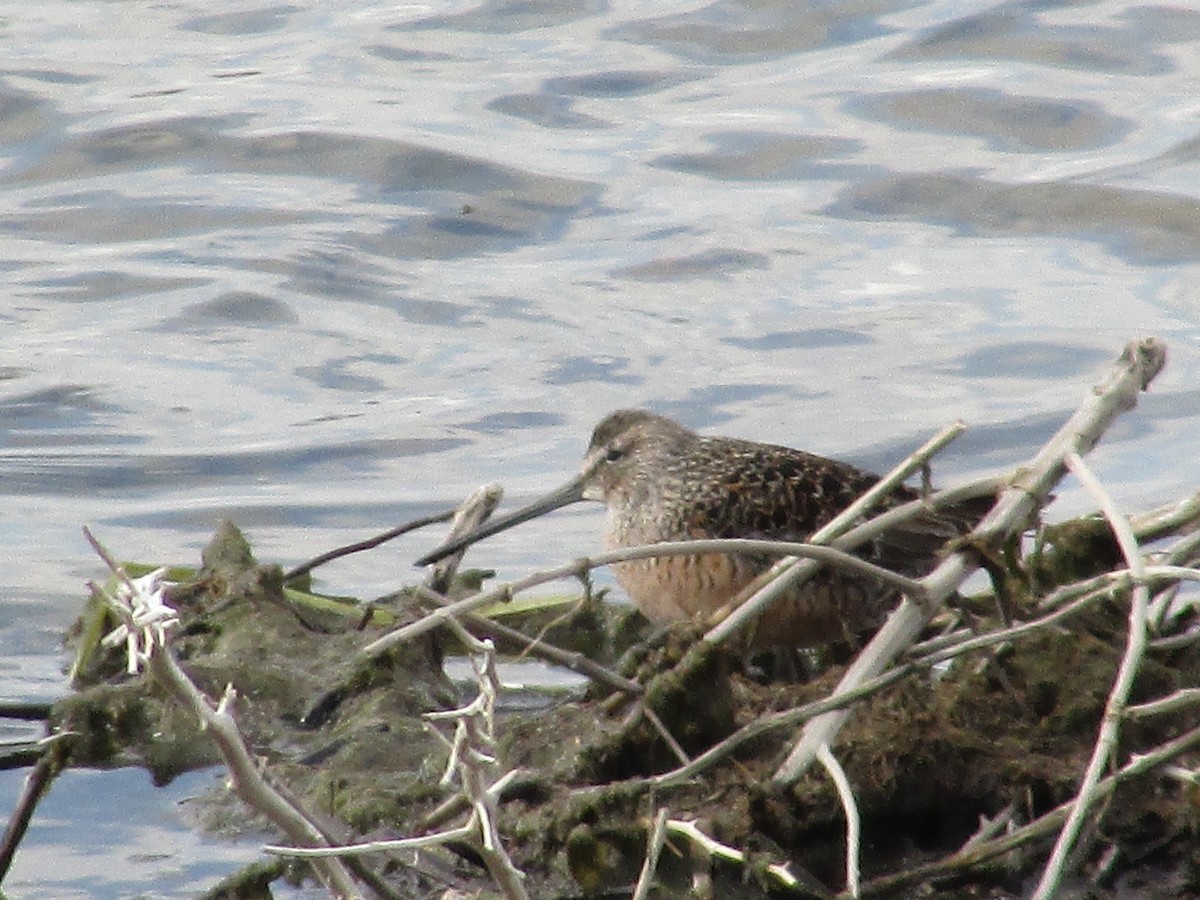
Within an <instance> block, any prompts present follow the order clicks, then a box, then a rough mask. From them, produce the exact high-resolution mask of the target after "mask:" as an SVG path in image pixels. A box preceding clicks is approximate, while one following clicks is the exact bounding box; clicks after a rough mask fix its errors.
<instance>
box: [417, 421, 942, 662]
mask: <svg viewBox="0 0 1200 900" xmlns="http://www.w3.org/2000/svg"><path fill="white" fill-rule="evenodd" d="M877 480H878V478H877V476H875V475H872V474H870V473H869V472H864V471H862V470H861V469H858V468H855V467H854V466H852V465H849V464H848V463H844V462H838V461H837V460H832V459H826V458H824V457H821V456H816V455H813V454H811V453H805V452H803V451H801V450H792V449H790V448H788V447H781V446H776V445H774V444H759V443H755V442H753V441H744V440H737V439H734V438H723V437H706V436H702V435H699V434H697V433H696V432H694V431H691V430H689V429H687V428H685V427H684V426H682V425H680V424H678V423H677V422H674V421H672V420H671V419H668V418H665V417H664V416H658V415H654V414H652V413H649V412H646V411H644V410H618V411H617V412H614V413H611V414H609V415H608V416H606V417H605V418H604V419H603V421H601V422H600V424H599V425H597V426H596V429H595V431H594V432H593V433H592V440H591V443H590V444H589V446H588V449H587V453H586V454H585V455H584V458H583V465H582V467H581V468H580V471H579V475H578V476H577V477H575V478H574V479H573V480H572V481H570V482H569V483H567V484H565V485H563V486H562V487H561V488H559V489H558V490H556V491H554V492H553V493H550V494H547V495H546V496H544V497H542V498H541V499H539V500H536V501H535V502H533V503H531V504H530V505H528V506H526V507H524V508H522V509H520V510H518V511H516V512H514V513H511V514H509V515H507V516H502V517H500V518H497V519H495V520H494V521H492V522H488V523H485V524H484V525H482V526H480V527H479V528H477V529H475V530H474V531H472V532H469V533H468V534H465V535H463V536H462V537H460V538H458V539H457V540H454V541H451V542H447V543H446V544H443V545H442V546H441V547H439V548H438V549H437V550H435V551H433V552H432V553H430V554H428V555H426V556H425V557H424V558H422V559H421V560H419V561H418V565H428V564H429V563H432V562H436V561H437V560H439V559H442V558H444V557H446V556H448V555H450V554H451V553H454V552H456V551H458V550H461V549H462V548H463V547H466V546H467V545H469V544H472V543H474V542H475V541H478V540H480V539H482V538H485V537H488V536H489V535H492V534H495V533H496V532H498V531H503V530H504V529H506V528H510V527H512V526H513V525H517V524H519V523H521V522H525V521H528V520H529V519H532V518H535V517H536V516H540V515H542V514H543V513H546V512H549V511H551V510H553V509H558V508H559V507H562V506H566V505H567V504H570V503H575V502H578V501H580V500H595V501H599V502H601V503H603V504H604V505H605V506H606V507H608V521H607V527H606V529H605V545H606V547H607V548H608V549H616V548H623V547H635V546H639V545H642V544H654V543H660V542H663V541H679V540H688V539H696V538H734V537H739V538H766V539H773V540H782V541H803V540H806V539H807V538H808V537H809V535H811V534H812V533H813V532H814V531H815V530H816V529H818V528H820V527H821V526H822V525H823V524H824V523H826V522H828V521H829V520H830V519H832V518H833V517H834V516H835V515H837V514H838V513H839V512H841V511H842V510H843V509H845V508H846V507H847V506H849V505H850V503H851V502H853V501H854V500H855V499H856V498H857V497H859V496H860V495H861V494H862V493H864V492H865V491H866V490H867V489H868V488H870V487H871V485H873V484H874V483H875V482H876V481H877ZM915 496H916V494H915V493H914V492H913V491H912V490H911V489H909V488H905V487H901V488H899V489H898V490H897V491H896V492H895V493H894V494H893V495H892V497H891V498H890V501H887V502H888V503H889V505H891V504H895V503H897V502H901V501H905V500H910V499H912V498H913V497H915ZM922 518H923V521H922V522H921V523H918V524H916V525H910V526H906V528H905V531H904V533H902V534H899V535H897V536H896V537H897V540H895V541H893V542H889V541H888V540H887V538H886V537H885V538H884V539H882V540H879V541H876V543H875V544H874V545H873V547H872V548H871V549H870V550H868V551H866V552H865V553H864V555H866V556H867V557H868V558H872V559H874V560H875V561H880V562H883V563H885V564H892V565H893V567H898V568H901V569H903V570H907V571H909V572H912V571H916V570H918V569H919V568H921V566H922V564H923V563H927V562H928V561H929V560H930V559H932V557H933V556H934V554H935V553H936V551H937V549H939V548H940V547H941V546H942V544H943V543H944V541H945V540H946V539H947V538H949V537H952V536H953V535H954V534H955V533H956V532H957V531H958V530H959V527H960V526H955V524H954V523H953V522H952V521H951V520H949V519H942V518H941V517H935V516H933V515H932V514H929V515H925V516H923V517H922ZM889 550H890V551H893V552H889ZM900 553H902V554H904V555H906V556H907V557H908V558H906V559H905V558H902V557H901V556H900V555H899V554H900ZM914 557H915V558H914ZM771 562H772V559H771V558H769V557H765V556H753V555H733V554H704V555H697V556H670V557H657V558H650V559H643V560H636V561H630V562H622V563H617V564H614V565H613V566H612V569H613V573H614V575H615V576H616V579H617V582H618V583H619V584H620V585H621V587H622V588H624V589H625V592H626V593H627V594H629V597H630V598H631V599H632V600H633V602H634V603H636V604H637V606H638V608H639V609H640V610H641V611H642V612H643V613H644V614H645V615H646V616H647V617H648V618H650V619H651V620H652V621H654V622H658V623H663V624H667V623H673V622H680V621H684V620H688V619H696V618H700V617H704V616H707V615H708V614H711V613H712V612H714V611H716V610H718V609H720V608H721V607H722V606H723V605H724V604H725V603H726V602H727V601H728V600H730V599H731V598H732V597H733V596H734V595H736V594H737V593H738V591H740V590H741V589H742V588H743V587H745V586H746V584H747V583H748V582H750V581H751V580H752V579H753V578H754V577H755V576H757V575H758V574H760V573H761V572H762V571H764V570H765V569H766V568H767V567H768V566H769V565H770V564H771ZM790 593H791V596H784V597H783V598H781V599H780V600H779V601H777V602H776V604H775V606H774V607H772V608H771V610H769V611H768V613H767V614H766V616H764V621H762V622H760V623H759V624H758V627H757V629H756V631H757V635H756V638H755V643H756V644H758V645H760V646H764V645H779V644H787V645H792V646H805V645H811V644H816V643H821V642H824V641H829V640H835V639H839V638H842V637H845V636H847V635H849V634H851V633H853V632H857V631H861V630H863V629H865V628H868V627H870V626H872V625H874V624H877V623H878V621H880V620H881V619H882V616H883V614H884V613H885V612H886V611H887V608H888V606H889V605H890V602H891V601H893V600H894V599H895V595H894V593H893V592H890V591H888V590H886V589H884V588H883V587H882V586H881V585H880V584H878V583H877V582H875V581H874V580H873V579H870V578H868V577H865V576H862V575H856V574H850V573H846V572H841V571H833V570H827V571H825V572H824V573H823V574H821V575H820V576H818V577H817V578H816V579H813V580H810V581H809V582H807V583H806V584H805V585H803V586H801V587H800V588H798V589H794V590H793V591H791V592H790Z"/></svg>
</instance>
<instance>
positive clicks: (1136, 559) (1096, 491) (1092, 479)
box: [1031, 452, 1150, 900]
mask: <svg viewBox="0 0 1200 900" xmlns="http://www.w3.org/2000/svg"><path fill="white" fill-rule="evenodd" d="M1064 461H1065V462H1066V464H1067V467H1068V468H1069V469H1070V470H1071V472H1072V474H1074V475H1075V477H1076V478H1078V479H1079V481H1080V482H1081V483H1082V484H1083V486H1084V487H1085V488H1087V490H1088V493H1090V494H1091V495H1092V497H1093V498H1094V499H1095V500H1096V502H1097V503H1098V504H1099V505H1100V509H1101V511H1102V512H1103V513H1104V516H1105V518H1106V519H1107V520H1108V523H1109V525H1110V526H1111V528H1112V530H1113V535H1114V536H1115V537H1116V539H1117V545H1118V546H1119V547H1120V548H1121V553H1122V554H1123V555H1124V557H1125V561H1126V562H1127V563H1128V565H1129V570H1130V572H1131V573H1132V574H1133V576H1134V579H1135V581H1136V582H1137V583H1136V584H1135V585H1134V588H1133V594H1132V597H1131V600H1130V605H1129V633H1128V635H1127V636H1126V641H1125V653H1124V655H1123V656H1122V657H1121V665H1120V667H1119V668H1118V669H1117V677H1116V679H1115V680H1114V681H1113V686H1112V690H1111V691H1109V694H1108V701H1107V702H1106V703H1105V705H1104V716H1103V718H1102V719H1101V721H1100V733H1099V735H1098V736H1097V738H1096V745H1095V747H1094V748H1093V750H1092V758H1091V759H1090V760H1089V761H1088V767H1087V770H1086V771H1085V772H1084V775H1083V781H1082V783H1081V784H1080V786H1079V791H1078V793H1077V794H1076V795H1075V802H1074V804H1073V805H1072V806H1071V812H1070V814H1069V815H1068V816H1067V821H1066V824H1064V825H1063V828H1062V831H1061V832H1059V835H1058V840H1057V841H1056V842H1055V844H1054V850H1053V851H1052V852H1051V854H1050V859H1049V860H1048V861H1047V863H1046V868H1045V869H1044V870H1043V871H1042V877H1041V880H1040V881H1039V882H1038V886H1037V888H1036V889H1035V890H1034V892H1033V894H1032V895H1031V900H1049V898H1050V897H1053V896H1054V894H1055V893H1056V892H1057V890H1058V883H1059V881H1060V880H1061V878H1062V875H1063V870H1064V869H1065V867H1066V864H1067V856H1068V854H1069V853H1070V852H1071V849H1072V848H1073V847H1074V846H1075V841H1076V840H1077V839H1078V837H1079V831H1080V829H1081V828H1082V827H1083V823H1084V820H1085V819H1086V818H1087V815H1088V813H1089V811H1090V809H1091V807H1092V806H1093V804H1094V803H1095V802H1096V799H1097V785H1098V784H1099V782H1100V778H1101V776H1102V775H1103V774H1104V770H1105V769H1106V768H1107V767H1108V763H1109V760H1110V759H1111V757H1112V754H1113V753H1114V751H1115V750H1116V746H1117V737H1118V736H1119V733H1120V728H1121V715H1122V713H1123V711H1124V709H1125V704H1126V702H1127V701H1128V698H1129V691H1130V689H1131V688H1132V687H1133V680H1134V678H1136V677H1137V671H1138V667H1139V666H1140V665H1141V662H1142V656H1143V655H1144V654H1145V652H1146V640H1147V638H1148V635H1147V629H1146V615H1147V609H1148V607H1149V603H1150V592H1149V590H1148V589H1147V588H1146V585H1145V582H1144V580H1143V579H1144V575H1145V563H1144V562H1143V560H1142V553H1141V548H1139V547H1138V543H1137V538H1136V537H1134V535H1133V529H1132V528H1131V527H1130V525H1129V519H1127V518H1126V517H1125V516H1123V515H1122V514H1121V513H1120V511H1119V510H1118V509H1117V507H1116V504H1114V503H1113V500H1112V497H1111V496H1110V495H1109V493H1108V491H1106V490H1105V489H1104V486H1103V485H1102V484H1101V483H1100V481H1099V480H1098V479H1097V478H1096V476H1095V475H1093V474H1092V471H1091V469H1089V468H1088V466H1087V463H1085V462H1084V461H1083V457H1081V456H1080V455H1079V454H1078V453H1076V452H1071V453H1068V454H1066V456H1065V457H1064Z"/></svg>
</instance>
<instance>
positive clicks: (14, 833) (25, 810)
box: [0, 732, 74, 883]
mask: <svg viewBox="0 0 1200 900" xmlns="http://www.w3.org/2000/svg"><path fill="white" fill-rule="evenodd" d="M73 738H74V735H73V734H71V733H68V732H64V733H61V734H53V735H50V736H49V737H47V738H43V739H42V741H40V744H41V748H42V753H41V756H40V757H38V761H37V762H36V763H35V764H34V766H33V769H31V770H30V772H29V774H28V775H26V776H25V782H24V784H22V785H21V796H20V797H19V798H18V799H17V805H16V807H15V808H14V809H13V812H12V815H11V816H9V818H8V824H7V825H5V826H4V835H3V836H2V837H0V883H3V882H4V878H5V876H6V875H8V869H9V867H10V866H11V865H12V861H13V857H14V856H15V855H16V853H17V847H19V846H20V844H21V839H22V838H23V837H25V831H26V830H27V829H28V828H29V822H30V820H31V819H32V818H33V811H34V810H35V809H36V808H37V805H38V801H39V800H41V799H42V796H43V795H44V794H45V793H46V790H47V789H48V788H49V787H50V784H51V782H53V781H54V779H55V778H57V777H58V773H59V772H61V771H62V770H63V769H64V768H66V766H67V763H68V762H69V761H70V755H71V741H72V739H73Z"/></svg>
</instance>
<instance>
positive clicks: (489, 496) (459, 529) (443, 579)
mask: <svg viewBox="0 0 1200 900" xmlns="http://www.w3.org/2000/svg"><path fill="white" fill-rule="evenodd" d="M503 496H504V489H503V488H501V487H500V485H498V484H485V485H484V486H483V487H480V488H476V489H475V490H474V491H472V492H471V493H470V494H468V495H467V498H466V499H465V500H463V502H462V503H460V504H459V506H458V509H456V510H454V516H453V518H452V519H451V520H450V534H449V535H448V539H453V538H456V537H458V536H459V535H462V534H466V533H467V532H468V531H471V530H473V529H474V528H477V527H478V526H480V525H482V524H483V523H484V522H486V521H487V520H488V517H489V516H491V514H492V512H493V511H494V510H495V509H496V505H497V504H498V503H499V502H500V498H501V497H503ZM466 552H467V549H466V548H465V547H464V548H463V549H462V550H460V551H458V552H457V553H451V554H450V555H449V556H447V557H446V558H445V559H443V560H441V561H439V562H438V564H437V565H435V566H434V567H433V571H431V572H430V573H429V577H428V578H427V579H425V584H426V586H427V587H428V588H429V589H430V590H431V591H434V592H436V593H438V594H444V593H446V589H447V588H449V586H450V582H451V581H452V580H453V579H454V573H455V572H456V571H458V564H459V563H460V562H462V558H463V554H465V553H466Z"/></svg>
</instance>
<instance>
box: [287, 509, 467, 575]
mask: <svg viewBox="0 0 1200 900" xmlns="http://www.w3.org/2000/svg"><path fill="white" fill-rule="evenodd" d="M454 512H455V511H454V510H453V509H447V510H443V511H442V512H440V513H434V514H433V515H431V516H422V517H421V518H419V519H413V520H412V521H411V522H405V523H404V524H403V525H397V526H396V527H395V528H391V529H388V530H387V531H385V532H383V534H377V535H375V537H370V538H367V539H365V540H362V541H356V542H354V543H353V544H346V545H345V546H343V547H336V548H334V549H333V550H327V551H326V552H325V553H322V554H320V555H318V556H314V557H313V558H312V559H310V560H309V561H308V562H306V563H301V564H300V565H298V566H296V568H294V569H292V570H290V571H289V572H287V573H286V574H285V575H284V576H283V580H284V583H287V582H289V581H293V580H295V579H297V578H299V577H301V576H302V575H307V574H308V573H309V572H311V571H312V570H313V569H315V568H316V567H317V566H323V565H325V563H327V562H333V560H335V559H341V558H342V557H343V556H349V555H350V554H351V553H361V552H362V551H363V550H373V549H375V548H376V547H378V546H379V545H380V544H384V543H387V542H388V541H390V540H392V539H393V538H398V537H400V535H402V534H408V532H410V531H416V530H417V529H418V528H425V527H426V526H428V525H437V524H438V523H439V522H449V521H450V520H451V519H452V518H454Z"/></svg>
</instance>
